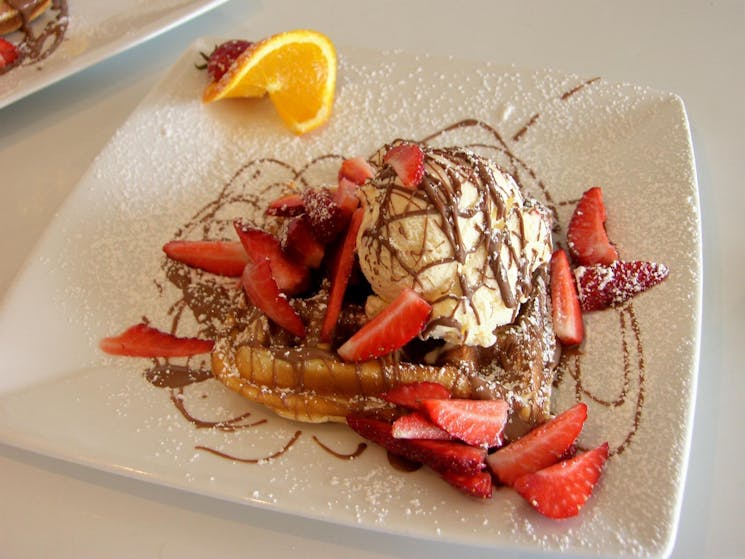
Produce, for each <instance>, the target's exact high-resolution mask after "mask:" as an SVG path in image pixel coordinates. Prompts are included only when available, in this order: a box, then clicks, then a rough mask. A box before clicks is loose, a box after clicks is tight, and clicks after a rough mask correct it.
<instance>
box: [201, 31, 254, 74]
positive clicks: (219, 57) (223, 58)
mask: <svg viewBox="0 0 745 559" xmlns="http://www.w3.org/2000/svg"><path fill="white" fill-rule="evenodd" d="M251 45H253V43H252V42H250V41H244V40H242V39H233V40H230V41H225V42H224V43H222V44H220V45H218V46H217V47H215V50H213V51H212V53H210V55H209V57H208V59H207V73H208V74H209V76H210V79H211V80H212V81H214V82H216V81H219V80H220V78H222V77H223V75H224V74H225V72H227V71H228V69H229V68H230V66H231V65H232V64H233V62H235V59H236V58H238V57H239V56H240V55H241V54H242V53H243V51H245V50H246V49H247V48H248V47H250V46H251Z"/></svg>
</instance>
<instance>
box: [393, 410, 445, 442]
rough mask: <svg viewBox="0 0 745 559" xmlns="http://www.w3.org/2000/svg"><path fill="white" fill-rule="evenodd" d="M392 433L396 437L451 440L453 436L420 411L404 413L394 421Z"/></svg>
mask: <svg viewBox="0 0 745 559" xmlns="http://www.w3.org/2000/svg"><path fill="white" fill-rule="evenodd" d="M391 434H392V435H393V437H394V438H396V439H429V440H437V441H449V440H452V439H453V436H452V435H451V434H450V433H448V432H447V431H445V430H444V429H440V428H439V427H438V426H437V425H435V424H434V423H432V422H431V421H430V420H429V419H427V418H426V417H424V416H423V415H422V414H420V413H419V412H412V413H410V414H408V415H402V416H401V417H399V418H398V419H396V420H395V421H394V422H393V428H392V430H391Z"/></svg>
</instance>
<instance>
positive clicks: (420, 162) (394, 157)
mask: <svg viewBox="0 0 745 559" xmlns="http://www.w3.org/2000/svg"><path fill="white" fill-rule="evenodd" d="M383 162H384V163H387V164H388V165H390V166H391V167H392V168H393V170H394V171H395V172H396V175H398V178H399V179H400V180H401V184H402V185H403V186H405V187H406V188H410V189H412V190H413V189H416V187H417V186H419V183H420V182H422V178H423V177H424V152H423V151H422V148H420V147H419V146H418V145H416V144H409V143H403V144H398V145H396V146H393V147H392V148H391V149H389V150H388V152H387V153H386V154H385V156H384V157H383Z"/></svg>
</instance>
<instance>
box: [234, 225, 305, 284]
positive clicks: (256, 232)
mask: <svg viewBox="0 0 745 559" xmlns="http://www.w3.org/2000/svg"><path fill="white" fill-rule="evenodd" d="M235 230H236V232H237V233H238V237H239V238H240V240H241V243H243V248H244V249H245V250H246V254H248V258H249V260H250V261H252V262H253V263H254V264H257V263H259V262H260V261H262V260H264V259H267V260H269V264H270V267H271V270H272V276H273V277H274V280H275V281H276V283H277V285H278V286H279V289H280V290H281V291H282V292H284V293H287V294H289V295H295V294H297V293H300V292H301V291H303V290H305V289H307V287H308V284H309V281H310V269H309V268H308V267H307V266H304V265H303V264H299V263H297V262H293V261H292V260H290V259H289V258H288V257H287V256H286V255H285V254H284V252H283V251H282V245H281V243H280V241H279V239H277V238H276V237H275V236H274V235H272V234H270V233H267V232H266V231H262V230H261V229H257V228H255V227H251V226H249V225H247V224H245V223H243V222H242V221H241V220H236V221H235Z"/></svg>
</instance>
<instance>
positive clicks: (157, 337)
mask: <svg viewBox="0 0 745 559" xmlns="http://www.w3.org/2000/svg"><path fill="white" fill-rule="evenodd" d="M98 345H99V347H100V348H101V350H102V351H104V352H105V353H108V354H110V355H125V356H127V357H189V356H191V355H199V354H201V353H209V352H210V351H212V346H213V345H214V342H213V341H212V340H204V339H201V338H180V337H178V336H174V335H173V334H169V333H167V332H163V331H161V330H158V329H156V328H153V327H152V326H148V325H147V324H144V323H140V324H136V325H135V326H131V327H130V328H127V329H126V330H125V331H124V332H122V333H121V334H119V335H118V336H112V337H109V338H104V339H102V340H101V341H100V342H99V344H98Z"/></svg>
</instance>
